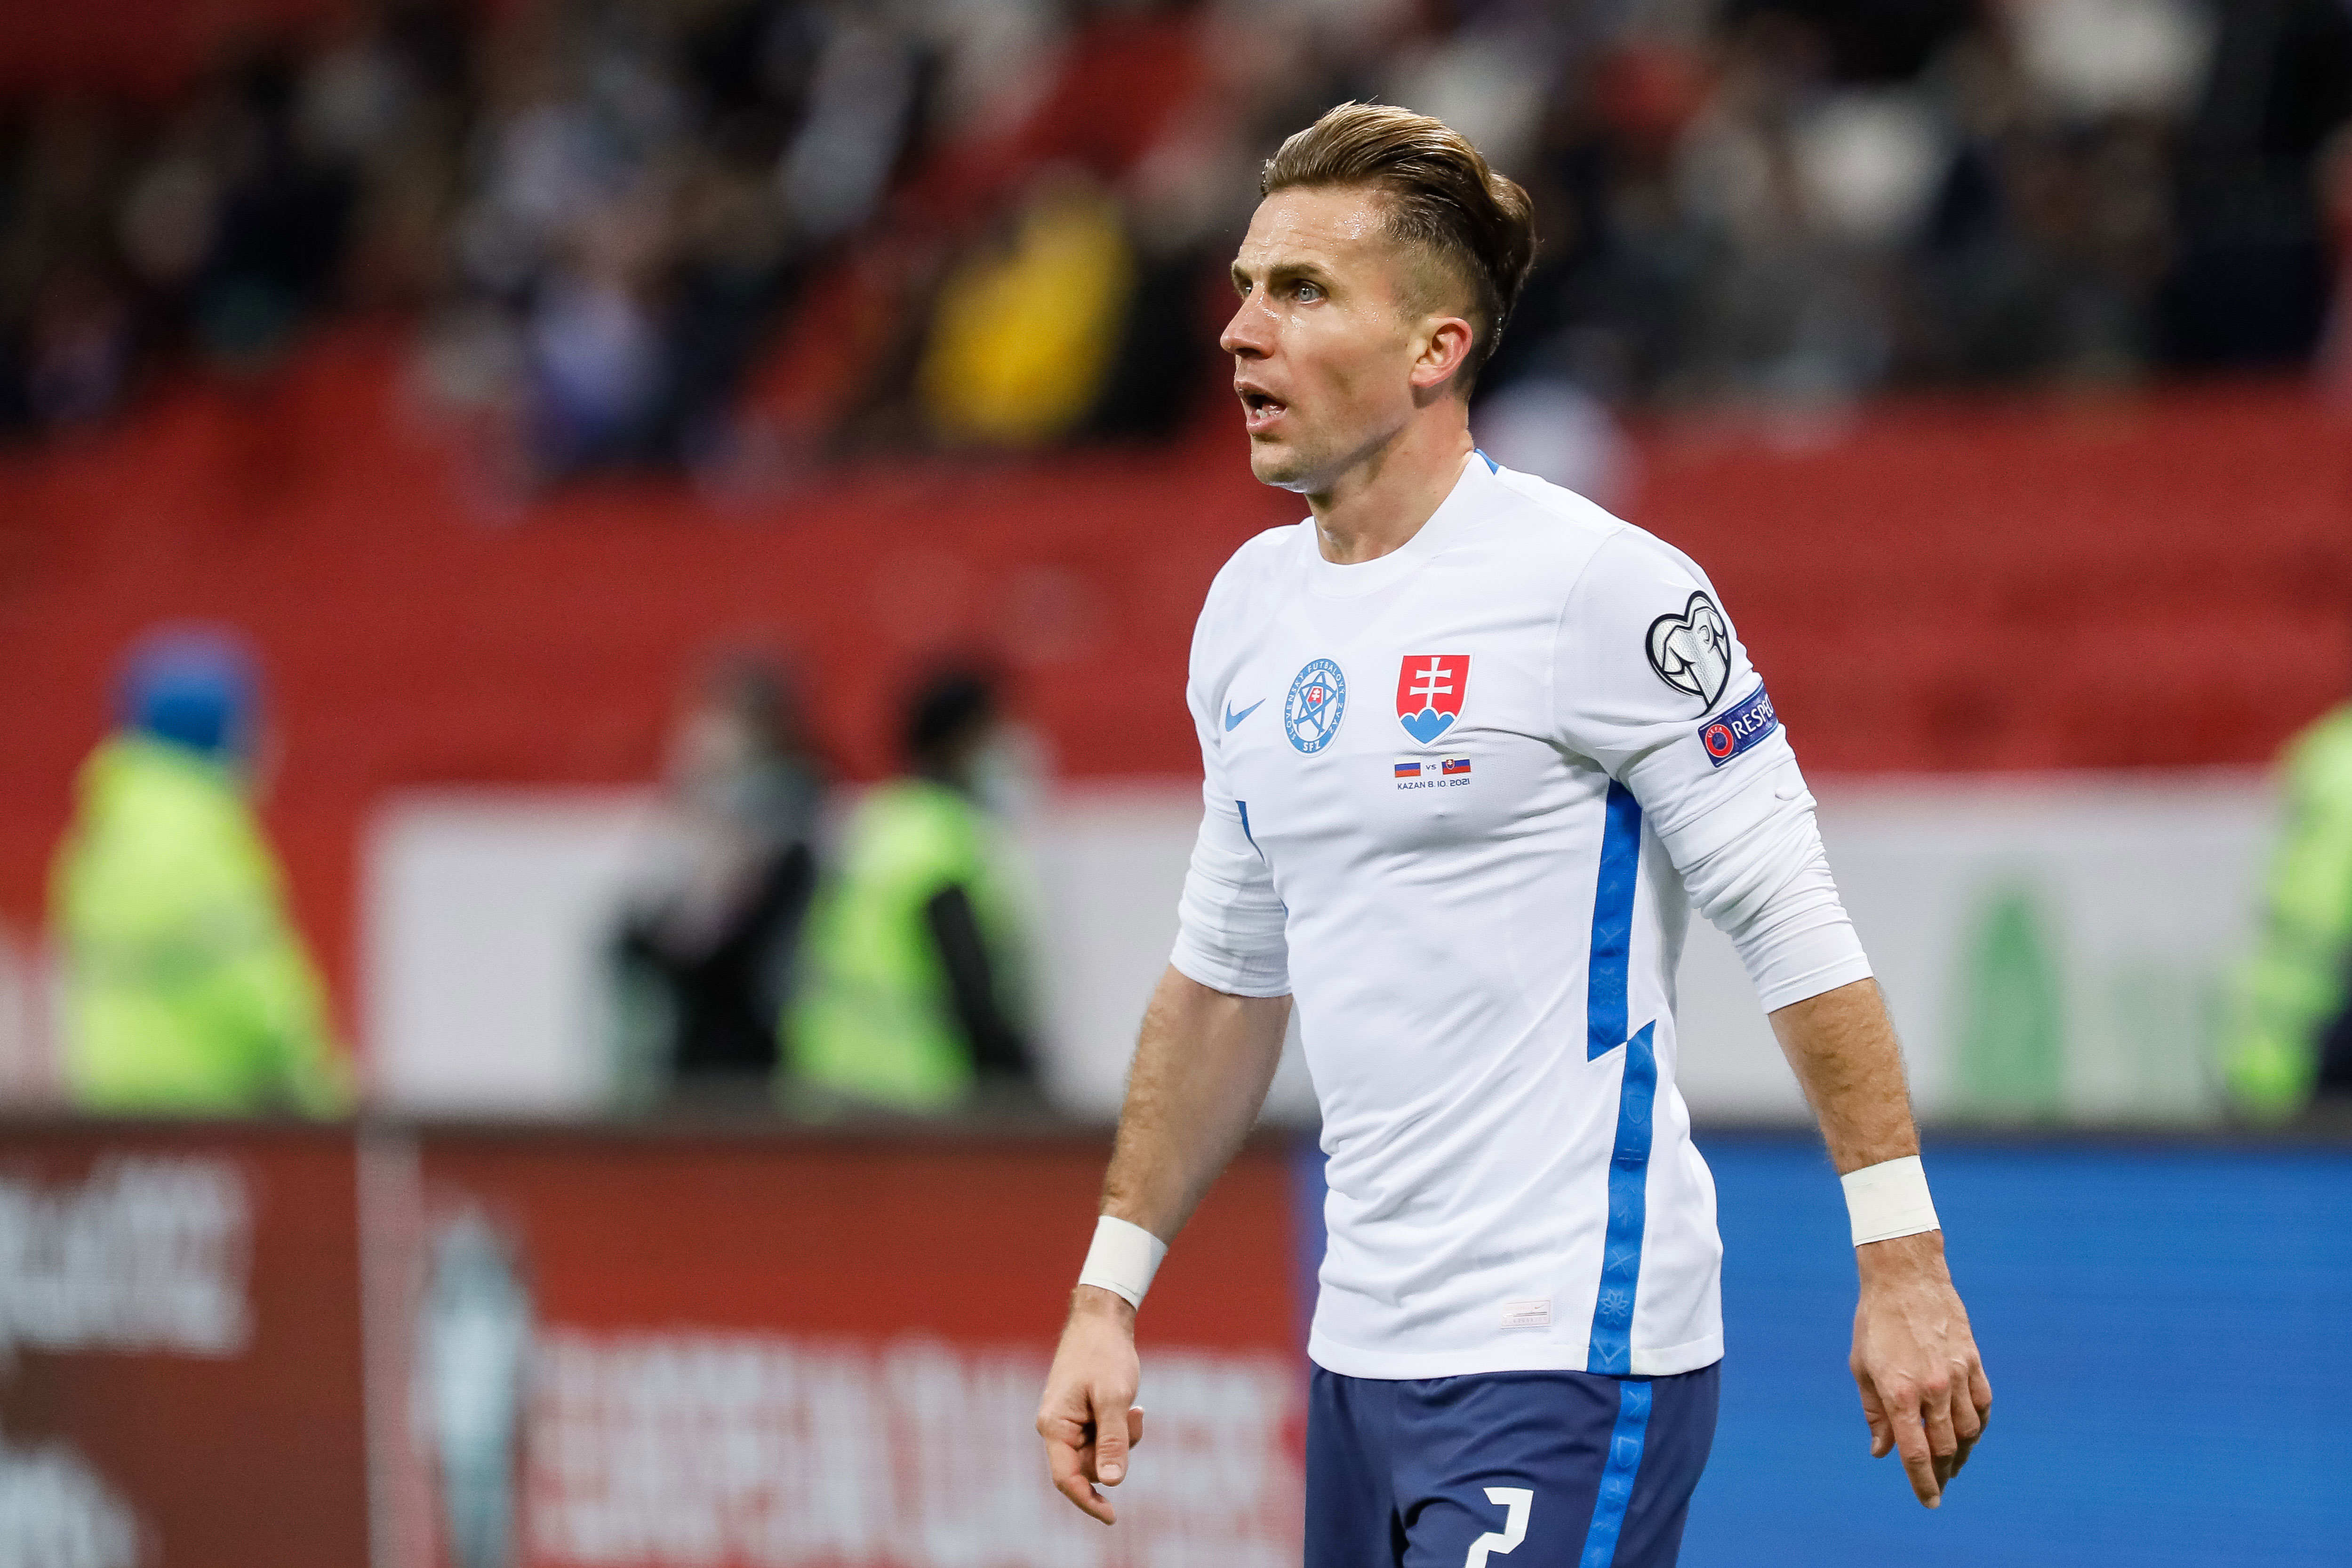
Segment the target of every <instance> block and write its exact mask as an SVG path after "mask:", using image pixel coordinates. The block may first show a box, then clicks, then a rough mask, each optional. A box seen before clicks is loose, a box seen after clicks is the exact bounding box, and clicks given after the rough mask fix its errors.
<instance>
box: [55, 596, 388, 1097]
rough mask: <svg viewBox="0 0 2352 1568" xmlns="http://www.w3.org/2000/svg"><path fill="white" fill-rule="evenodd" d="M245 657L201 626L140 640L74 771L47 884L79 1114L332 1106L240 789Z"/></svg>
mask: <svg viewBox="0 0 2352 1568" xmlns="http://www.w3.org/2000/svg"><path fill="white" fill-rule="evenodd" d="M121 695H122V718H123V727H122V729H121V731H118V732H117V733H116V734H115V735H114V736H113V737H112V738H110V739H109V740H108V741H106V742H104V743H103V744H101V745H100V747H99V748H98V750H97V751H96V752H94V753H92V755H91V756H90V758H89V762H88V763H84V764H83V767H82V770H81V775H80V779H79V789H78V798H77V801H76V809H75V815H74V820H73V825H72V826H71V827H70V828H69V829H68V831H67V834H66V837H65V840H64V842H63V843H62V844H60V845H59V846H58V855H57V860H56V863H55V865H54V867H53V868H52V873H51V879H50V922H51V929H52V935H53V937H54V939H55V941H56V944H57V948H58V953H59V955H60V957H61V958H62V960H63V963H64V982H65V990H64V995H63V998H62V1006H61V1008H60V1013H59V1019H58V1022H59V1026H60V1035H61V1041H60V1044H61V1046H62V1053H61V1054H62V1058H63V1063H62V1065H63V1068H64V1073H65V1079H66V1082H67V1085H68V1089H69V1090H70V1092H71V1094H72V1096H73V1098H74V1100H75V1101H76V1103H77V1104H79V1106H80V1107H81V1108H82V1109H83V1110H91V1111H98V1112H105V1113H120V1114H128V1115H147V1114H163V1115H194V1116H205V1115H246V1114H254V1113H261V1112H268V1111H283V1110H294V1111H300V1112H303V1113H305V1114H310V1115H335V1114H339V1113H341V1111H343V1110H347V1109H348V1108H349V1106H350V1103H351V1089H350V1085H349V1079H348V1074H347V1069H346V1068H345V1065H344V1062H343V1059H342V1058H341V1055H340V1053H338V1052H337V1051H336V1049H335V1047H334V1046H333V1044H332V1042H331V1039H330V1037H329V1033H328V1025H327V1007H326V994H325V990H324V987H323V986H322V985H321V984H320V980H319V975H318V973H317V971H316V970H315V969H314V968H313V967H312V965H311V963H310V956H309V954H308V953H307V952H305V951H304V948H303V945H302V940H301V937H300V936H299V933H298V932H297V931H295V930H294V927H293V924H292V922H291V921H290V919H289V915H288V911H287V908H286V896H285V889H284V881H283V878H282V877H281V875H280V874H279V871H278V863H277V860H276V858H274V857H273V856H272V855H271V854H270V851H269V847H268V844H267V843H266V842H264V840H263V838H262V836H261V829H260V825H259V824H258V823H257V821H256V820H255V817H254V814H253V808H252V806H251V805H250V804H249V803H248V801H247V777H248V773H249V771H250V770H249V758H250V753H251V747H252V739H253V734H254V731H255V729H256V724H255V712H256V709H257V683H256V680H255V678H254V674H253V668H252V665H251V662H250V661H249V659H247V657H246V656H245V654H244V653H243V651H242V649H241V648H240V647H238V645H237V644H236V643H235V642H234V641H232V640H230V639H228V638H226V637H221V636H217V635H213V634H207V633H202V632H188V631H182V632H172V633H166V634H162V635H160V636H158V637H153V638H151V639H150V640H149V641H147V642H145V643H143V644H142V646H141V647H139V648H138V649H137V650H135V651H134V653H133V656H132V658H131V661H130V665H129V668H128V670H127V673H126V677H125V679H124V681H123V686H122V693H121Z"/></svg>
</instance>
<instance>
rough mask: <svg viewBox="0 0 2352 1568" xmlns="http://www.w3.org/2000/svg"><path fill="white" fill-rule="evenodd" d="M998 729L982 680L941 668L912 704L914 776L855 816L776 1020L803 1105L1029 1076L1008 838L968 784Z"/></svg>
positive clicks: (872, 1101) (878, 794)
mask: <svg viewBox="0 0 2352 1568" xmlns="http://www.w3.org/2000/svg"><path fill="white" fill-rule="evenodd" d="M996 729H997V723H996V713H995V703H994V700H993V698H992V695H991V693H990V691H989V689H988V687H987V686H986V684H985V683H983V682H982V681H981V680H980V679H977V678H974V677H970V676H952V677H949V678H946V679H941V680H940V681H938V682H936V683H935V684H933V685H932V686H931V687H930V688H929V689H928V690H926V691H925V692H924V693H923V694H922V695H921V697H920V698H919V700H918V701H917V702H916V704H915V711H914V713H913V715H912V719H911V722H910V724H909V726H908V741H909V750H910V751H911V752H912V753H913V755H914V760H915V773H914V775H913V776H911V777H908V778H903V779H899V780H897V781H894V782H893V783H890V784H884V785H882V786H880V787H879V788H877V789H876V790H874V791H873V792H872V793H871V794H870V795H867V796H866V799H865V800H864V802H862V803H861V804H860V805H859V806H858V808H857V811H856V815H855V816H853V817H852V819H851V822H850V825H849V829H848V833H847V835H846V841H845V843H844V845H843V847H842V851H841V856H840V860H839V868H838V870H837V872H836V873H835V876H834V877H833V878H832V879H831V880H830V881H829V882H828V883H827V884H826V885H825V886H824V888H823V889H821V890H820V892H819V893H818V896H817V904H816V907H815V909H814V910H812V911H811V913H810V917H809V925H808V937H807V944H806V946H805V948H804V949H803V957H802V963H803V969H802V976H803V978H802V983H801V986H800V990H799V993H798V997H797V1000H796V1001H795V1002H794V1004H793V1007H792V1010H791V1012H790V1013H789V1015H788V1016H787V1017H786V1019H785V1029H784V1036H785V1038H784V1050H783V1053H782V1055H783V1059H784V1063H785V1066H786V1069H787V1071H788V1073H789V1075H790V1076H789V1078H788V1079H787V1080H786V1082H787V1088H788V1090H789V1091H790V1092H791V1094H792V1095H793V1097H794V1098H795V1099H796V1100H800V1101H801V1104H802V1108H803V1109H806V1110H814V1111H816V1112H818V1113H823V1112H824V1111H827V1110H836V1109H855V1108H858V1107H865V1108H871V1109H880V1110H897V1111H901V1112H909V1113H917V1114H920V1113H925V1112H931V1111H939V1110H948V1109H950V1108H951V1107H953V1106H954V1105H956V1104H957V1103H958V1102H959V1101H960V1100H963V1099H964V1098H965V1097H966V1096H967V1095H968V1094H969V1093H970V1092H971V1089H972V1088H973V1086H974V1085H975V1083H977V1082H981V1081H983V1080H988V1081H995V1082H1025V1081H1026V1080H1027V1079H1028V1077H1029V1074H1030V1070H1031V1069H1030V1057H1029V1048H1028V1045H1027V1042H1026V1039H1025V1037H1024V1030H1023V1027H1022V1026H1021V1023H1020V1021H1019V1020H1020V1018H1021V1003H1020V995H1021V987H1020V973H1021V967H1022V965H1021V938H1020V904H1019V900H1018V896H1017V893H1016V891H1015V883H1016V878H1015V876H1014V873H1013V863H1012V859H1011V857H1010V853H1009V850H1008V848H1007V847H1006V845H1005V842H1004V838H1003V834H1002V832H1001V831H1000V829H999V828H998V826H997V825H996V823H995V821H994V819H993V818H992V816H990V814H989V812H988V811H987V810H986V808H985V807H983V806H982V805H981V804H980V802H979V800H978V799H977V798H976V797H975V796H976V789H975V785H976V775H977V773H979V771H980V769H981V768H982V765H983V764H984V761H985V759H986V758H987V756H988V755H989V754H990V749H991V742H992V737H993V735H994V733H995V731H996Z"/></svg>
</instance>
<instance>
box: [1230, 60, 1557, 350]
mask: <svg viewBox="0 0 2352 1568" xmlns="http://www.w3.org/2000/svg"><path fill="white" fill-rule="evenodd" d="M1355 186H1369V187H1370V188H1371V189H1374V190H1377V191H1379V192H1380V193H1381V195H1382V196H1383V197H1384V198H1385V200H1384V202H1383V204H1382V205H1384V206H1385V207H1386V208H1387V216H1388V223H1387V227H1388V234H1389V237H1390V238H1391V240H1393V241H1395V242H1396V243H1397V244H1399V245H1401V246H1403V247H1406V248H1407V249H1409V250H1412V251H1416V252H1419V253H1420V258H1421V259H1422V260H1423V262H1424V263H1426V264H1429V265H1430V266H1433V268H1435V269H1436V270H1437V271H1439V272H1441V273H1443V274H1444V276H1445V278H1446V279H1448V280H1449V281H1451V282H1452V283H1453V284H1454V286H1455V288H1456V289H1458V290H1459V291H1460V294H1459V297H1460V298H1462V299H1464V300H1465V303H1466V304H1467V305H1468V307H1469V309H1468V310H1465V312H1464V314H1465V315H1466V316H1467V317H1468V318H1469V321H1470V329H1471V334H1472V336H1471V344H1470V353H1469V355H1468V357H1467V358H1465V360H1464V361H1463V364H1462V370H1461V374H1459V375H1458V376H1457V377H1456V378H1455V385H1456V387H1457V389H1458V390H1459V391H1460V392H1461V393H1462V394H1463V395H1465V396H1466V395H1468V394H1469V391H1470V388H1471V385H1472V384H1474V383H1475V381H1476V380H1477V378H1478V372H1479V371H1480V369H1481V368H1483V367H1484V366H1485V365H1486V362H1487V361H1488V360H1489V359H1491V358H1492V357H1494V353H1495V345H1496V342H1499V341H1500V340H1501V338H1502V335H1503V324H1504V323H1505V322H1506V321H1508V320H1509V319H1510V314H1511V307H1512V306H1513V305H1514V304H1516V303H1517V301H1518V298H1519V288H1520V286H1521V285H1522V284H1524V283H1525V282H1526V281H1527V278H1528V268H1530V267H1532V266H1534V265H1535V259H1536V226H1535V215H1534V213H1533V211H1532V210H1531V209H1530V207H1529V205H1528V193H1527V192H1525V191H1523V190H1521V189H1520V188H1519V187H1518V185H1517V184H1516V183H1514V182H1513V181H1511V180H1508V179H1506V178H1504V177H1503V176H1502V175H1501V174H1496V172H1495V171H1494V170H1493V169H1491V168H1488V167H1487V166H1486V157H1485V156H1484V155H1483V154H1482V153H1480V152H1479V151H1478V149H1477V148H1475V147H1473V146H1472V145H1471V144H1470V143H1469V142H1468V140H1467V139H1465V137H1464V136H1463V135H1462V133H1461V132H1458V131H1455V130H1454V128H1453V127H1452V126H1450V125H1448V124H1446V123H1445V122H1444V121H1442V120H1433V119H1431V118H1430V117H1429V116H1428V115H1425V114H1415V113H1413V112H1412V110H1404V109H1397V108H1394V107H1392V106H1391V105H1388V104H1380V103H1343V104H1341V105H1340V106H1339V108H1337V109H1334V110H1331V111H1330V112H1328V113H1327V114H1325V115H1324V116H1323V118H1322V119H1320V120H1318V121H1316V122H1315V123H1314V124H1312V125H1310V126H1308V127H1307V129H1306V130H1304V131H1301V132H1297V133H1295V134H1294V135H1292V136H1291V138H1290V139H1289V140H1288V141H1286V142H1284V143H1283V144H1282V150H1281V151H1280V152H1278V153H1276V154H1275V155H1274V156H1273V157H1271V158H1269V159H1267V160H1266V164H1265V173H1264V174H1260V175H1259V176H1258V182H1257V189H1258V195H1261V196H1270V195H1274V193H1275V192H1276V191H1284V190H1292V189H1298V188H1304V189H1310V190H1314V189H1346V188H1349V187H1355ZM1426 269H1427V268H1418V269H1417V270H1424V271H1425V270H1426ZM1420 281H1421V284H1422V286H1421V287H1419V288H1417V289H1415V292H1416V294H1417V295H1418V296H1420V297H1419V298H1416V299H1415V300H1412V304H1413V306H1414V307H1415V308H1416V309H1417V310H1430V309H1433V308H1434V307H1436V306H1437V305H1439V304H1441V303H1443V302H1444V301H1443V300H1442V297H1441V296H1440V295H1439V293H1438V291H1437V290H1435V289H1431V288H1429V287H1428V283H1429V282H1430V281H1432V280H1430V279H1426V278H1424V279H1421V280H1420Z"/></svg>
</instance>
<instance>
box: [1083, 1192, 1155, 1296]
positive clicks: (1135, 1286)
mask: <svg viewBox="0 0 2352 1568" xmlns="http://www.w3.org/2000/svg"><path fill="white" fill-rule="evenodd" d="M1167 1256H1168V1244H1167V1243H1166V1242H1164V1241H1162V1240H1160V1238H1159V1237H1156V1236H1154V1235H1152V1234H1151V1233H1150V1231H1148V1230H1146V1229H1144V1228H1143V1227H1142V1226H1139V1225H1129V1224H1128V1223H1127V1221H1125V1220H1123V1219H1113V1218H1111V1217H1110V1215H1103V1216H1102V1217H1101V1218H1100V1219H1098V1220H1097V1221H1095V1244H1094V1245H1093V1246H1092V1247H1088V1248H1087V1266H1086V1267H1085V1268H1081V1269H1080V1270H1078V1283H1079V1284H1081V1285H1096V1286H1099V1287H1101V1288H1102V1289H1105V1290H1108V1291H1110V1292H1111V1293H1112V1294H1113V1295H1117V1296H1124V1297H1126V1298H1127V1304H1128V1305H1129V1306H1130V1307H1140V1306H1142V1305H1143V1293H1144V1292H1145V1291H1146V1290H1149V1289H1151V1277H1152V1276H1153V1275H1154V1274H1157V1273H1159V1272H1160V1259H1161V1258H1165V1257H1167Z"/></svg>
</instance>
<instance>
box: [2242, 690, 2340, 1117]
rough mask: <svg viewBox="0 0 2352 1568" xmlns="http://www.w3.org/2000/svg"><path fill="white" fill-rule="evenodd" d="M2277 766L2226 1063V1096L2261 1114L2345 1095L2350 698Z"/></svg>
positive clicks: (2283, 1112)
mask: <svg viewBox="0 0 2352 1568" xmlns="http://www.w3.org/2000/svg"><path fill="white" fill-rule="evenodd" d="M2281 772H2282V780H2281V782H2282V784H2283V791H2282V793H2283V795H2284V800H2283V804H2284V808H2285V812H2284V816H2285V826H2284V828H2283V829H2282V830H2281V832H2280V835H2279V840H2278V843H2277V845H2276V847H2274V848H2273V850H2272V852H2271V864H2270V873H2269V876H2268V878H2267V879H2265V881H2264V883H2263V922H2262V931H2261V934H2260V936H2259V937H2258V938H2257V940H2256V943H2255V948H2254V953H2253V956H2252V959H2251V960H2249V961H2248V963H2247V964H2246V966H2245V968H2244V969H2243V971H2242V973H2240V976H2239V985H2238V994H2237V996H2236V1002H2237V1008H2236V1020H2235V1023H2236V1027H2235V1028H2234V1030H2233V1031H2232V1033H2231V1038H2230V1041H2229V1045H2228V1056H2227V1058H2226V1059H2225V1061H2224V1062H2223V1069H2224V1072H2225V1074H2226V1076H2227V1078H2228V1080H2229V1085H2230V1093H2231V1098H2232V1099H2233V1100H2236V1101H2237V1103H2238V1105H2239V1107H2240V1109H2242V1110H2245V1111H2246V1112H2247V1113H2248V1114H2250V1115H2253V1116H2258V1117H2263V1118H2265V1119H2268V1118H2275V1117H2282V1116H2288V1115H2292V1114H2293V1113H2294V1112H2295V1111H2297V1110H2302V1109H2303V1107H2304V1105H2305V1102H2306V1101H2307V1100H2310V1098H2311V1096H2312V1094H2313V1091H2314V1090H2315V1089H2316V1090H2317V1091H2319V1092H2321V1093H2328V1094H2339V1095H2340V1094H2346V1093H2352V1017H2347V1013H2346V1003H2347V985H2346V981H2347V970H2352V705H2347V706H2346V707H2342V708H2338V709H2336V710H2335V711H2334V712H2332V713H2330V714H2328V715H2327V716H2326V718H2324V719H2322V720H2320V721H2318V722H2317V723H2315V724H2314V725H2312V726H2311V728H2309V729H2307V730H2305V731H2303V733H2302V734H2300V735H2297V736H2296V737H2295V738H2294V740H2293V741H2292V742H2289V743H2288V745H2287V750H2286V755H2285V757H2284V765H2283V767H2282V770H2281Z"/></svg>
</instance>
